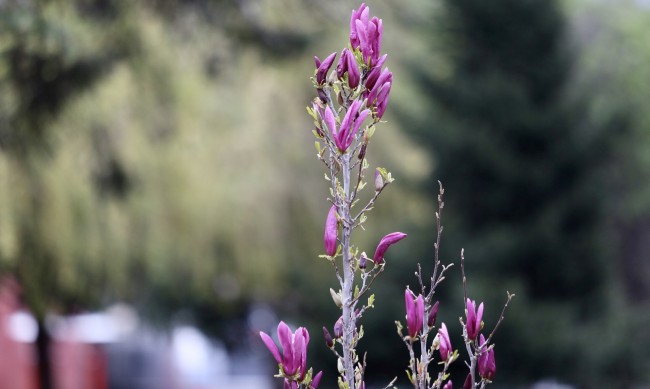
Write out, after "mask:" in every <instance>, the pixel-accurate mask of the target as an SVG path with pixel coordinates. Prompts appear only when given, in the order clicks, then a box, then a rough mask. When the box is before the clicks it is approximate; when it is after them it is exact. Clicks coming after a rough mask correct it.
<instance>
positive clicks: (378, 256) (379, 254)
mask: <svg viewBox="0 0 650 389" xmlns="http://www.w3.org/2000/svg"><path fill="white" fill-rule="evenodd" d="M404 238H406V234H405V233H403V232H391V233H390V234H388V235H386V236H384V237H383V238H381V241H379V244H378V245H377V249H376V250H375V256H374V257H372V260H373V261H375V264H377V265H381V264H382V263H383V262H384V254H386V250H388V248H389V247H390V246H391V245H393V244H395V243H397V242H399V241H400V240H402V239H404Z"/></svg>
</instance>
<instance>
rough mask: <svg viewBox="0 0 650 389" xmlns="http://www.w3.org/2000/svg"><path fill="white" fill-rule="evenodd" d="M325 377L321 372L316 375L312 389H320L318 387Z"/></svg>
mask: <svg viewBox="0 0 650 389" xmlns="http://www.w3.org/2000/svg"><path fill="white" fill-rule="evenodd" d="M322 377H323V372H322V371H319V372H318V373H316V375H315V376H314V378H313V379H312V380H311V384H310V388H311V389H318V385H320V379H321V378H322Z"/></svg>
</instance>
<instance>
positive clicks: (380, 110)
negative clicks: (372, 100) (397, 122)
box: [375, 82, 393, 119]
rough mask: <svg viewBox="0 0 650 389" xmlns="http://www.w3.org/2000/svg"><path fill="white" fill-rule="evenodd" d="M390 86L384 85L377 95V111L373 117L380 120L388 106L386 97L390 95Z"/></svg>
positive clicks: (388, 83)
mask: <svg viewBox="0 0 650 389" xmlns="http://www.w3.org/2000/svg"><path fill="white" fill-rule="evenodd" d="M392 85H393V84H392V83H391V82H386V83H384V85H383V86H382V87H381V90H380V91H379V94H378V95H377V110H376V111H375V115H376V116H377V117H378V118H379V119H381V118H382V117H383V116H384V113H385V112H386V107H387V106H388V95H389V94H390V88H391V86H392Z"/></svg>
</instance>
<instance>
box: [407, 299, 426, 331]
mask: <svg viewBox="0 0 650 389" xmlns="http://www.w3.org/2000/svg"><path fill="white" fill-rule="evenodd" d="M404 300H405V301H406V324H407V326H408V330H409V336H410V337H411V339H414V338H415V337H416V336H417V334H418V332H420V331H421V330H422V323H423V318H424V299H423V298H422V295H418V297H417V298H416V299H415V300H413V294H412V293H411V291H410V290H409V289H408V288H406V290H405V291H404Z"/></svg>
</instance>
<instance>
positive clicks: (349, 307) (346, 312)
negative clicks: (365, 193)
mask: <svg viewBox="0 0 650 389" xmlns="http://www.w3.org/2000/svg"><path fill="white" fill-rule="evenodd" d="M350 158H351V157H350V154H348V153H346V154H344V155H342V156H341V171H342V174H343V199H341V200H342V201H341V205H340V211H341V212H342V214H341V215H340V216H341V219H342V221H343V223H342V224H343V236H342V242H341V243H342V245H343V285H342V288H341V289H342V299H343V368H344V370H345V371H344V376H345V382H346V383H347V384H348V386H349V387H350V389H355V385H354V378H355V377H354V331H355V318H354V304H353V299H354V295H353V285H354V271H353V269H352V263H351V262H352V258H351V257H350V235H351V234H352V225H351V217H350V206H351V203H350Z"/></svg>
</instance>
